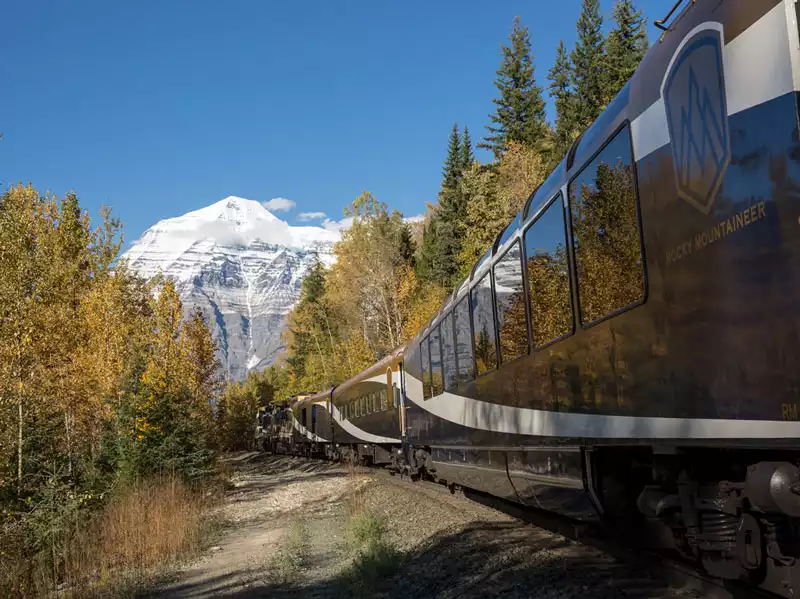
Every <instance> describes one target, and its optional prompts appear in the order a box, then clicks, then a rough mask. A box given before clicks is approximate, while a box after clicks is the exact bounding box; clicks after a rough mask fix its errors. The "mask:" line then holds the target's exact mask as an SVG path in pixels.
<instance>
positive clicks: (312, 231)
mask: <svg viewBox="0 0 800 599" xmlns="http://www.w3.org/2000/svg"><path fill="white" fill-rule="evenodd" d="M339 238H340V236H339V233H337V232H335V231H329V230H327V229H324V228H322V227H308V226H306V227H293V226H291V225H289V223H287V222H286V221H284V220H282V219H280V218H278V217H277V216H275V215H274V214H272V213H271V212H270V211H269V210H267V209H266V208H264V206H263V205H261V204H260V203H259V202H255V201H253V200H248V199H246V198H241V197H237V196H228V197H226V198H224V199H222V200H219V201H217V202H214V203H213V204H210V205H209V206H206V207H204V208H200V209H198V210H193V211H192V212H187V213H186V214H184V215H182V216H176V217H173V218H167V219H164V220H161V221H159V222H157V223H156V224H155V225H153V226H152V227H150V228H149V229H147V231H145V232H144V233H143V234H142V236H141V237H140V238H139V239H138V240H137V241H135V242H134V243H133V245H132V246H131V248H130V249H129V250H128V251H127V252H126V253H125V255H124V256H123V257H124V258H125V259H126V260H127V261H128V263H129V265H130V267H131V268H132V269H133V270H135V271H137V272H138V273H139V274H141V275H142V276H144V277H146V278H151V277H153V276H155V275H158V274H162V275H163V276H164V277H166V278H168V279H171V280H173V281H175V282H176V284H177V287H178V290H179V293H180V294H181V299H182V300H183V304H184V308H185V310H186V311H187V313H191V311H192V310H194V309H197V308H199V309H200V310H202V312H203V314H204V316H205V317H206V319H207V321H208V322H209V324H210V327H211V331H212V336H213V338H214V340H215V341H216V343H217V347H218V351H219V353H218V357H219V359H220V362H221V363H222V365H223V367H224V368H225V371H226V373H227V375H228V376H229V377H230V378H231V379H232V380H240V379H242V378H244V376H245V375H246V374H247V371H248V370H251V369H258V368H263V367H265V366H267V365H268V364H270V363H272V362H273V361H274V360H275V358H276V356H277V353H278V352H279V351H280V349H281V347H282V341H281V331H282V329H283V327H284V326H285V324H286V317H287V314H288V313H289V311H290V310H291V308H292V306H293V305H294V304H295V302H297V300H298V298H299V297H300V289H301V285H302V281H303V279H304V278H305V276H306V274H307V273H308V271H309V269H310V268H311V266H312V265H313V264H314V263H315V262H316V260H318V259H319V260H322V261H323V262H324V263H325V264H332V263H333V261H334V260H335V258H334V255H333V245H334V243H335V242H336V241H338V240H339Z"/></svg>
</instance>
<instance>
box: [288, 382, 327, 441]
mask: <svg viewBox="0 0 800 599" xmlns="http://www.w3.org/2000/svg"><path fill="white" fill-rule="evenodd" d="M329 399H330V391H325V392H322V393H317V394H315V395H301V396H297V397H295V398H293V401H292V404H291V417H292V427H293V436H294V440H295V441H294V442H295V447H296V448H298V450H299V451H297V452H296V453H300V454H302V455H307V456H315V457H323V456H326V455H328V453H329V448H330V445H331V443H332V441H333V439H332V436H331V419H330V414H329V412H328V406H327V404H328V401H329Z"/></svg>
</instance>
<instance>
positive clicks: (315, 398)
mask: <svg viewBox="0 0 800 599" xmlns="http://www.w3.org/2000/svg"><path fill="white" fill-rule="evenodd" d="M331 391H333V388H332V387H331V388H330V389H327V390H326V391H320V392H319V393H314V394H313V395H306V396H304V397H302V398H300V399H297V400H295V401H293V402H292V407H293V408H297V407H300V406H304V405H306V404H314V403H319V402H321V401H328V398H329V397H330V395H331Z"/></svg>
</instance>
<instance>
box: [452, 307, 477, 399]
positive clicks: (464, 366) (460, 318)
mask: <svg viewBox="0 0 800 599" xmlns="http://www.w3.org/2000/svg"><path fill="white" fill-rule="evenodd" d="M453 326H454V328H455V333H456V368H457V371H456V377H455V383H456V384H458V383H461V382H464V381H471V380H472V379H474V378H475V372H474V364H473V361H472V331H471V328H470V324H469V299H468V298H467V296H464V297H463V298H462V299H461V301H460V302H458V304H456V308H455V310H453Z"/></svg>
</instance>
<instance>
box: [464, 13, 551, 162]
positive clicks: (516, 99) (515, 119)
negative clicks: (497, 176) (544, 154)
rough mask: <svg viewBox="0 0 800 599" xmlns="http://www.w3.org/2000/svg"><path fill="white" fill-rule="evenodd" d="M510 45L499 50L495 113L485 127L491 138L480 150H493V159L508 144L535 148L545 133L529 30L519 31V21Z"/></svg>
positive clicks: (540, 94) (502, 151)
mask: <svg viewBox="0 0 800 599" xmlns="http://www.w3.org/2000/svg"><path fill="white" fill-rule="evenodd" d="M509 41H510V44H509V46H502V50H503V60H502V62H501V64H500V68H499V69H498V70H497V80H496V81H495V85H496V86H497V89H498V90H499V91H500V97H499V98H495V99H493V100H492V101H493V102H494V103H495V105H496V106H497V109H496V111H495V114H492V115H490V117H489V118H490V119H491V121H492V123H493V124H492V125H487V127H486V128H487V129H488V130H489V132H490V135H488V136H487V137H486V138H485V140H484V142H483V143H481V144H480V146H479V147H482V148H487V149H490V150H492V152H494V155H495V158H500V157H501V156H502V155H503V153H504V152H505V151H506V148H507V147H508V142H510V141H519V142H522V143H525V144H528V145H530V146H535V145H536V144H537V143H538V142H540V141H541V140H542V138H544V137H545V136H546V135H547V132H548V128H547V123H546V121H545V113H544V100H543V99H542V89H541V87H539V86H538V85H537V84H536V77H535V74H534V70H535V69H534V64H533V57H532V56H531V42H530V37H529V35H528V28H527V27H522V25H521V23H520V20H519V17H517V18H515V19H514V28H513V30H512V32H511V36H510V38H509Z"/></svg>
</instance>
